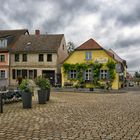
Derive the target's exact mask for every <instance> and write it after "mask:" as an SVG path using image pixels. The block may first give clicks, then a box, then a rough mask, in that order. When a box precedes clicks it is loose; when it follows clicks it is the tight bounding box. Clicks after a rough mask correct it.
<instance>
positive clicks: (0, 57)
mask: <svg viewBox="0 0 140 140" xmlns="http://www.w3.org/2000/svg"><path fill="white" fill-rule="evenodd" d="M2 56H3V57H4V60H3V59H2ZM0 62H5V55H4V54H0Z"/></svg>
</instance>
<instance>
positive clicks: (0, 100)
mask: <svg viewBox="0 0 140 140" xmlns="http://www.w3.org/2000/svg"><path fill="white" fill-rule="evenodd" d="M0 113H3V102H2V94H0Z"/></svg>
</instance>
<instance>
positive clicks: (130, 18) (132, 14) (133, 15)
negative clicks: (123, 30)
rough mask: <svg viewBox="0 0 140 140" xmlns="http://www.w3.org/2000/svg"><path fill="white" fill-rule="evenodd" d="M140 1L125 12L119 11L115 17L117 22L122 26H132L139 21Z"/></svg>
mask: <svg viewBox="0 0 140 140" xmlns="http://www.w3.org/2000/svg"><path fill="white" fill-rule="evenodd" d="M139 5H140V3H139V4H137V5H135V6H134V7H133V8H132V9H130V10H129V12H127V13H120V14H119V15H118V17H117V20H118V22H119V23H120V25H122V26H126V25H128V26H133V25H136V24H139V23H140V7H139Z"/></svg>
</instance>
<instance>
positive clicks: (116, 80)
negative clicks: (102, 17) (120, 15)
mask: <svg viewBox="0 0 140 140" xmlns="http://www.w3.org/2000/svg"><path fill="white" fill-rule="evenodd" d="M110 62H111V63H112V64H113V65H114V69H113V72H111V71H110V69H109V67H108V64H109V63H110ZM80 64H82V65H83V64H84V65H85V66H87V68H86V69H81V70H78V69H76V67H74V66H76V65H78V66H79V67H80V66H82V65H80ZM95 64H96V65H100V68H99V69H98V72H99V74H98V83H100V85H101V84H103V85H106V83H107V82H108V81H111V79H110V77H111V73H113V74H112V75H113V79H112V81H111V87H112V89H120V88H121V87H122V84H123V82H124V78H125V73H126V72H125V71H126V68H125V65H124V64H123V63H122V62H121V61H119V60H117V59H116V58H115V56H114V54H113V53H112V52H111V51H107V50H105V49H104V48H102V47H101V46H100V45H99V44H98V43H97V42H96V41H95V40H93V39H89V40H88V41H86V42H85V43H83V44H82V45H80V46H79V47H78V48H76V49H75V51H74V52H73V53H72V54H70V56H69V57H68V58H67V59H66V60H65V61H64V63H63V65H62V67H61V74H62V86H65V84H66V83H67V84H68V83H72V85H73V86H74V85H76V84H77V83H78V82H79V81H78V80H79V79H80V78H82V83H84V85H85V87H89V86H91V85H93V86H94V87H95V83H94V82H93V81H95V78H96V77H97V74H96V73H97V71H95V72H96V73H95V72H94V73H95V74H96V77H95V74H94V73H93V70H94V66H95ZM64 65H69V67H71V68H69V71H68V70H67V71H66V70H65V67H64ZM91 66H92V67H91ZM72 67H73V68H72ZM78 72H80V73H81V77H78ZM120 77H123V78H122V79H123V80H120Z"/></svg>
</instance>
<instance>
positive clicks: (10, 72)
mask: <svg viewBox="0 0 140 140" xmlns="http://www.w3.org/2000/svg"><path fill="white" fill-rule="evenodd" d="M10 78H11V48H9V86H10V83H11V79H10Z"/></svg>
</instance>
